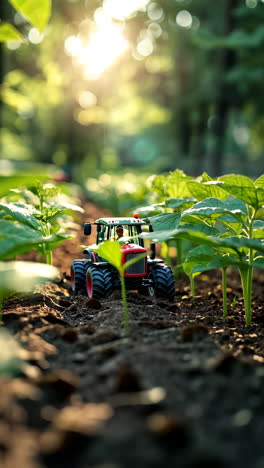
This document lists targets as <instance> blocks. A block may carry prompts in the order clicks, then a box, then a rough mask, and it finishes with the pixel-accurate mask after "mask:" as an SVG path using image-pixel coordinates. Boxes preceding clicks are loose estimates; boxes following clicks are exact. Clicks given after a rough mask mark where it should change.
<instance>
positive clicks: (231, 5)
mask: <svg viewBox="0 0 264 468" xmlns="http://www.w3.org/2000/svg"><path fill="white" fill-rule="evenodd" d="M238 4H239V0H225V8H224V25H225V29H224V34H225V35H226V36H228V35H229V34H230V33H231V32H232V31H233V30H234V29H235V18H234V15H233V12H234V9H235V8H236V7H237V6H238ZM235 62H236V54H235V52H234V50H233V49H228V48H224V49H220V51H219V53H218V63H219V68H218V70H219V74H218V76H219V82H218V96H217V100H216V106H215V124H214V125H213V134H214V148H213V151H212V154H211V157H210V161H209V167H210V175H212V176H219V175H221V174H222V172H223V170H224V155H225V143H226V138H225V137H226V129H227V126H228V116H229V111H230V108H231V105H232V99H233V98H232V93H233V90H232V89H231V87H230V86H229V85H228V84H227V83H226V81H225V78H226V74H227V73H228V72H229V71H230V70H231V69H232V68H233V67H234V65H235Z"/></svg>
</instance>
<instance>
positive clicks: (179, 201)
mask: <svg viewBox="0 0 264 468" xmlns="http://www.w3.org/2000/svg"><path fill="white" fill-rule="evenodd" d="M194 203H195V200H194V199H193V198H168V199H167V200H165V202H164V206H165V207H166V208H173V209H176V210H177V211H179V210H180V209H181V210H185V209H187V208H189V207H191V206H192V205H193V204H194Z"/></svg>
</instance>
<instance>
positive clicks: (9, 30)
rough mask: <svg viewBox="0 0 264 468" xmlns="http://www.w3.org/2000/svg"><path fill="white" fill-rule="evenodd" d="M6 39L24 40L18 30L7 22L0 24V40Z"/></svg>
mask: <svg viewBox="0 0 264 468" xmlns="http://www.w3.org/2000/svg"><path fill="white" fill-rule="evenodd" d="M7 41H19V42H25V39H24V38H23V36H21V34H20V32H19V31H18V30H17V29H16V28H15V27H14V26H12V24H9V23H1V24H0V42H7Z"/></svg>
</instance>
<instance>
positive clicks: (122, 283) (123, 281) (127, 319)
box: [120, 274, 129, 334]
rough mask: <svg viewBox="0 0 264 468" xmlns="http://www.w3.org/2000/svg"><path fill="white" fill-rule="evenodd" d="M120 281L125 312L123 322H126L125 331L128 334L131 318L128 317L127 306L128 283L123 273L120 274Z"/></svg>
mask: <svg viewBox="0 0 264 468" xmlns="http://www.w3.org/2000/svg"><path fill="white" fill-rule="evenodd" d="M120 281H121V293H122V304H123V312H124V315H123V317H124V321H123V323H124V329H125V333H126V334H128V330H129V318H128V308H127V297H126V285H125V278H124V275H123V274H121V275H120Z"/></svg>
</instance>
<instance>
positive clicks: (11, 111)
mask: <svg viewBox="0 0 264 468" xmlns="http://www.w3.org/2000/svg"><path fill="white" fill-rule="evenodd" d="M20 3H21V2H19V0H10V2H9V1H8V0H1V20H2V22H1V23H0V39H1V40H2V41H3V42H2V44H1V50H0V65H1V77H0V79H1V123H0V128H1V159H2V163H1V161H0V163H1V168H2V173H4V171H8V170H10V168H13V167H15V168H16V169H20V170H23V171H25V172H26V171H31V170H32V168H33V167H35V166H36V164H37V165H38V167H41V166H39V164H44V165H45V167H54V168H55V167H58V168H61V169H63V170H64V173H65V174H66V178H67V177H68V178H69V180H72V181H74V182H77V183H80V184H81V185H83V186H85V187H87V188H88V189H89V187H90V186H91V190H92V180H95V179H96V178H97V179H98V178H100V177H101V181H102V185H104V186H105V185H106V183H107V181H108V179H107V177H104V176H105V174H107V175H108V176H109V175H111V174H114V175H115V176H118V177H120V178H121V176H122V177H123V176H124V173H125V174H127V173H128V172H129V173H130V174H132V173H136V175H137V174H140V176H141V177H144V178H145V179H146V177H147V176H148V175H150V174H153V173H164V172H165V173H166V172H167V171H173V170H175V169H176V168H179V169H181V170H183V171H184V172H186V173H188V174H189V175H191V176H193V177H195V176H198V175H199V174H201V173H202V172H203V171H207V172H208V173H209V174H210V176H212V177H214V176H219V175H221V174H224V173H230V172H237V173H244V174H245V175H249V176H252V177H257V176H259V175H260V174H262V173H263V172H264V158H263V142H264V117H263V105H264V93H263V92H262V91H263V82H264V55H263V43H264V1H263V0H219V1H217V2H212V1H209V0H159V1H155V2H153V1H151V0H150V1H149V0H133V1H132V0H131V1H130V0H126V1H125V0H56V1H53V2H52V4H51V0H38V2H37V3H38V9H39V18H40V21H39V25H40V26H39V28H37V27H36V24H38V23H37V22H36V21H30V19H31V18H30V16H29V17H27V16H26V17H25V15H22V14H21V13H19V11H18V10H19V8H16V7H17V6H18V5H19V4H20ZM29 4H32V5H33V4H34V1H33V0H30V1H29ZM32 11H33V12H34V11H35V13H33V17H34V14H35V18H34V20H36V10H32ZM45 15H46V16H45ZM49 16H50V18H49ZM6 23H8V24H9V25H12V26H13V27H15V28H16V31H17V33H16V34H18V33H19V34H21V36H20V37H19V36H17V37H16V36H14V37H11V36H12V34H11V36H9V35H6V31H3V27H2V29H1V26H3V25H5V24H6ZM13 32H14V31H13ZM9 34H10V31H9ZM10 38H11V39H12V40H7V39H10ZM13 39H16V40H13ZM17 39H19V40H17ZM102 176H103V178H102ZM87 180H89V182H87ZM120 180H121V179H120ZM97 188H98V187H97Z"/></svg>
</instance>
